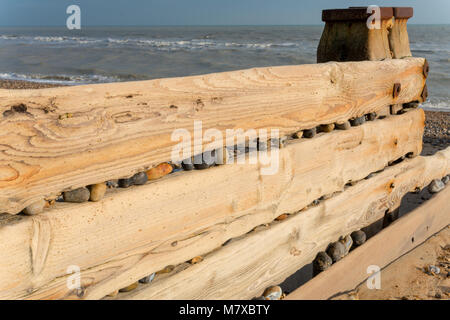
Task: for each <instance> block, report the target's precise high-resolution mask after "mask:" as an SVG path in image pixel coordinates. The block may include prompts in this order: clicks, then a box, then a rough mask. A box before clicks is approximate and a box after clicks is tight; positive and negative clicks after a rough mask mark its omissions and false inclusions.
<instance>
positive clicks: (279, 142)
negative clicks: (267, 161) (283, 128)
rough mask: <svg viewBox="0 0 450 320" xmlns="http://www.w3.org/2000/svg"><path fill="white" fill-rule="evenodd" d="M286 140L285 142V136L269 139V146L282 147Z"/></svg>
mask: <svg viewBox="0 0 450 320" xmlns="http://www.w3.org/2000/svg"><path fill="white" fill-rule="evenodd" d="M286 142H287V138H286V137H282V138H279V139H270V147H271V148H277V149H281V148H284V147H285V146H286Z"/></svg>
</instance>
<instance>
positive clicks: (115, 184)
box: [106, 179, 119, 189]
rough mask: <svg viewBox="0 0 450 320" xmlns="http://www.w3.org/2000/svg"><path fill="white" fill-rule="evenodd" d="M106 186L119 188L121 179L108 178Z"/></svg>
mask: <svg viewBox="0 0 450 320" xmlns="http://www.w3.org/2000/svg"><path fill="white" fill-rule="evenodd" d="M106 186H107V187H108V188H111V189H113V188H118V187H119V180H117V179H115V180H108V181H106Z"/></svg>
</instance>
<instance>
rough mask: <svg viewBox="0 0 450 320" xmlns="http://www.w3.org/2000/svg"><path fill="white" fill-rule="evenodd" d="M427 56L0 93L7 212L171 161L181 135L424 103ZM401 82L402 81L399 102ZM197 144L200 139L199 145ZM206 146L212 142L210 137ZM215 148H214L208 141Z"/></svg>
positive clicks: (302, 124)
mask: <svg viewBox="0 0 450 320" xmlns="http://www.w3.org/2000/svg"><path fill="white" fill-rule="evenodd" d="M424 61H425V60H424V59H423V58H407V59H401V60H400V59H398V60H390V61H364V62H345V63H325V64H316V65H301V66H283V67H269V68H256V69H249V70H241V71H233V72H225V73H217V74H209V75H203V76H192V77H184V78H171V79H159V80H151V81H142V82H128V83H111V84H97V85H86V86H76V87H63V88H51V89H41V90H0V101H1V103H0V126H1V128H2V130H1V133H0V212H6V213H10V214H17V213H18V212H20V211H21V210H22V209H23V208H24V207H26V206H27V205H29V204H31V203H33V202H34V201H37V200H40V199H42V198H44V197H46V196H51V195H53V194H55V193H58V192H61V191H64V190H66V189H70V188H77V187H81V186H86V185H90V184H95V183H99V182H104V181H107V180H110V179H114V178H122V177H126V176H130V175H131V174H133V173H135V172H137V171H140V170H144V169H146V168H148V167H150V166H153V165H156V164H158V163H160V162H164V161H168V160H170V159H171V150H172V147H173V146H174V145H176V144H177V143H178V141H171V134H172V132H173V131H174V130H175V129H179V128H185V129H187V130H189V131H190V132H191V133H192V132H193V124H194V120H201V121H202V122H203V130H206V129H208V128H216V129H218V130H220V131H222V132H224V131H225V130H226V129H237V128H241V129H243V130H247V129H260V128H267V129H272V128H277V129H280V133H281V134H286V133H293V132H295V131H297V130H299V129H308V128H311V127H315V126H317V125H319V124H327V123H333V122H336V121H341V120H348V119H349V118H351V117H355V116H361V115H363V114H366V113H368V112H376V111H377V110H380V109H381V108H384V107H386V106H388V105H392V104H399V103H407V102H411V101H414V100H421V98H420V94H421V92H422V89H423V86H424V83H425V78H424V76H423V74H422V67H423V64H424ZM394 83H401V92H400V95H399V96H398V97H397V98H394V97H393V95H392V90H393V85H394ZM197 141H198V140H197ZM203 143H204V145H205V144H207V143H209V141H203ZM209 147H210V148H213V147H215V145H210V146H209Z"/></svg>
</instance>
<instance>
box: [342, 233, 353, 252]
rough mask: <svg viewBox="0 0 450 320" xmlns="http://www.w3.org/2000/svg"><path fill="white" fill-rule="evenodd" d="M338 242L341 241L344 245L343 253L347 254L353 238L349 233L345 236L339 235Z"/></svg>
mask: <svg viewBox="0 0 450 320" xmlns="http://www.w3.org/2000/svg"><path fill="white" fill-rule="evenodd" d="M339 242H341V243H342V244H343V245H344V247H345V255H347V254H348V253H349V252H350V248H351V247H352V245H353V240H352V237H351V236H350V235H346V236H345V237H341V239H339Z"/></svg>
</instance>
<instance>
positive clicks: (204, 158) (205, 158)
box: [194, 150, 216, 170]
mask: <svg viewBox="0 0 450 320" xmlns="http://www.w3.org/2000/svg"><path fill="white" fill-rule="evenodd" d="M215 156H216V152H215V150H212V151H211V152H210V153H209V152H205V153H203V154H199V155H196V156H194V167H195V169H197V170H205V169H208V168H210V167H212V166H214V160H215Z"/></svg>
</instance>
